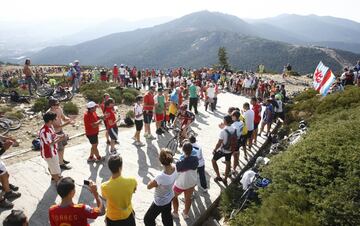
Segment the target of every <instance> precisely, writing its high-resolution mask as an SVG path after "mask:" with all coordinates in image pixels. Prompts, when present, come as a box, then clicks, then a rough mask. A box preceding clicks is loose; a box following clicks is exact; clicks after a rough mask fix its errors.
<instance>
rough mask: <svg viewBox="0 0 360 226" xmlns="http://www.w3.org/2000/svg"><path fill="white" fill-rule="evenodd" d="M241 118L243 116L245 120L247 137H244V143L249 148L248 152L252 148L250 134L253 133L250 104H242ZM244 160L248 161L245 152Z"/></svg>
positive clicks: (252, 117)
mask: <svg viewBox="0 0 360 226" xmlns="http://www.w3.org/2000/svg"><path fill="white" fill-rule="evenodd" d="M243 116H244V119H245V123H246V128H247V130H248V133H247V137H246V142H247V145H248V147H249V150H251V147H252V133H253V130H254V118H255V113H254V111H253V110H251V109H250V104H249V103H247V102H246V103H244V104H243ZM245 159H246V160H248V158H247V155H246V152H245Z"/></svg>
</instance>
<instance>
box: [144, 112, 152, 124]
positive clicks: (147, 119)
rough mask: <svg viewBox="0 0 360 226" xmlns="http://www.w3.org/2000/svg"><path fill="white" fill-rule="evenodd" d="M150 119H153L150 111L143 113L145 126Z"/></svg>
mask: <svg viewBox="0 0 360 226" xmlns="http://www.w3.org/2000/svg"><path fill="white" fill-rule="evenodd" d="M152 118H153V113H152V111H150V112H146V111H144V123H145V124H150V123H151V120H152Z"/></svg>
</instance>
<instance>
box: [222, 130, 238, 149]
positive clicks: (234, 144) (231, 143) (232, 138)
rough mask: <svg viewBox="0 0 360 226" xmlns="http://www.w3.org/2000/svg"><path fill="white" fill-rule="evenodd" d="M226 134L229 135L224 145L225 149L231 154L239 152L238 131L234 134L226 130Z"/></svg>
mask: <svg viewBox="0 0 360 226" xmlns="http://www.w3.org/2000/svg"><path fill="white" fill-rule="evenodd" d="M225 132H226V134H227V141H226V144H224V145H223V149H224V150H227V151H231V152H234V151H237V149H238V137H237V134H236V130H235V131H234V132H233V133H231V132H230V131H228V130H225Z"/></svg>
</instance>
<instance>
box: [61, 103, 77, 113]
mask: <svg viewBox="0 0 360 226" xmlns="http://www.w3.org/2000/svg"><path fill="white" fill-rule="evenodd" d="M63 109H64V113H65V114H66V115H78V114H79V107H78V106H77V105H76V104H75V103H73V102H66V103H64V106H63Z"/></svg>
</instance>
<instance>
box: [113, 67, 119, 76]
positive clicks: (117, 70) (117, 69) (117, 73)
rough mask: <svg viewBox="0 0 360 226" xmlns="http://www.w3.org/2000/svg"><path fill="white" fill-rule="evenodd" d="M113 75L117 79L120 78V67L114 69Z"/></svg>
mask: <svg viewBox="0 0 360 226" xmlns="http://www.w3.org/2000/svg"><path fill="white" fill-rule="evenodd" d="M113 75H114V77H115V78H117V77H118V75H119V68H118V67H114V69H113Z"/></svg>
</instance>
